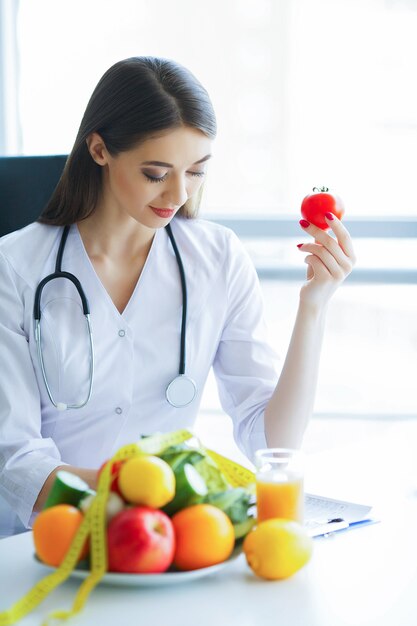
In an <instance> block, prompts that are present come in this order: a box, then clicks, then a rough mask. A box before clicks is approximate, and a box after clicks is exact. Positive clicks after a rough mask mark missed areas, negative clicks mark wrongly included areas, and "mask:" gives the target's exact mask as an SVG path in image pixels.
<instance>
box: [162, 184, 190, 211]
mask: <svg viewBox="0 0 417 626" xmlns="http://www.w3.org/2000/svg"><path fill="white" fill-rule="evenodd" d="M163 196H164V198H165V199H167V200H168V202H169V204H170V206H172V205H173V206H177V207H180V206H182V205H183V204H185V203H186V201H187V200H188V193H187V187H186V181H185V178H184V177H183V176H175V177H174V176H173V177H172V179H171V181H170V185H169V186H168V187H167V188H166V189H165V191H164V194H163Z"/></svg>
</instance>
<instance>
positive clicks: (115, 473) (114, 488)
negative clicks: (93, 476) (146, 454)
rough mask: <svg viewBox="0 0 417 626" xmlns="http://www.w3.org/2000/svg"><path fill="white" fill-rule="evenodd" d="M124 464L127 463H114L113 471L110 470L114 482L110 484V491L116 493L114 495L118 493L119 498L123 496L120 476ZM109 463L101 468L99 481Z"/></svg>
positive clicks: (98, 476) (98, 474)
mask: <svg viewBox="0 0 417 626" xmlns="http://www.w3.org/2000/svg"><path fill="white" fill-rule="evenodd" d="M124 462H125V461H113V463H112V466H111V470H110V476H111V477H112V480H111V483H110V491H114V493H117V494H118V495H119V496H122V494H121V491H120V487H119V474H120V468H121V467H122V465H123V463H124ZM107 463H108V461H104V463H103V464H102V465H101V466H100V468H99V470H98V473H97V481H98V480H99V479H100V475H101V473H102V471H103V469H104V468H105V466H106V464H107Z"/></svg>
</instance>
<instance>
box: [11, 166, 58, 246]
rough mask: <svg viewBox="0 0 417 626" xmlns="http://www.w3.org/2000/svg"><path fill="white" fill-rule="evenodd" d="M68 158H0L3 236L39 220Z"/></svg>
mask: <svg viewBox="0 0 417 626" xmlns="http://www.w3.org/2000/svg"><path fill="white" fill-rule="evenodd" d="M66 159H67V157H66V155H57V156H16V157H0V237H2V236H3V235H6V234H7V233H11V232H12V231H14V230H17V229H18V228H23V226H27V225H28V224H30V223H31V222H34V221H35V220H36V219H37V218H38V217H39V215H40V214H41V212H42V210H43V208H44V207H45V205H46V203H47V202H48V200H49V198H50V197H51V195H52V192H53V190H54V189H55V187H56V184H57V182H58V180H59V177H60V176H61V173H62V170H63V169H64V165H65V161H66Z"/></svg>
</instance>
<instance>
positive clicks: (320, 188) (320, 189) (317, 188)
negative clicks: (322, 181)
mask: <svg viewBox="0 0 417 626" xmlns="http://www.w3.org/2000/svg"><path fill="white" fill-rule="evenodd" d="M313 191H320V192H321V193H327V192H328V191H329V188H328V187H313Z"/></svg>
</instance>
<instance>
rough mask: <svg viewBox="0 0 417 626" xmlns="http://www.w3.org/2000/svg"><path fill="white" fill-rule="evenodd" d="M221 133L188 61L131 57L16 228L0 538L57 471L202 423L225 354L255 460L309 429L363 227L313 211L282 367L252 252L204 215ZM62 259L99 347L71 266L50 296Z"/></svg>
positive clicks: (238, 425) (2, 246)
mask: <svg viewBox="0 0 417 626" xmlns="http://www.w3.org/2000/svg"><path fill="white" fill-rule="evenodd" d="M215 134H216V122H215V116H214V112H213V109H212V105H211V103H210V100H209V97H208V95H207V92H206V91H205V89H204V88H203V87H202V86H201V85H200V83H199V82H198V81H197V80H196V79H195V78H194V76H193V75H192V74H191V73H190V72H188V71H187V70H186V69H185V68H183V67H181V66H179V65H177V64H176V63H174V62H172V61H169V60H165V59H158V58H152V57H138V58H132V59H127V60H124V61H121V62H119V63H116V65H114V66H113V67H111V68H110V69H109V70H108V71H107V72H106V73H105V75H104V76H103V77H102V79H101V80H100V82H99V83H98V85H97V87H96V89H95V91H94V93H93V95H92V97H91V99H90V102H89V103H88V106H87V109H86V112H85V114H84V117H83V120H82V122H81V126H80V130H79V132H78V135H77V138H76V141H75V145H74V147H73V150H72V152H71V154H70V155H69V157H68V160H67V164H66V167H65V170H64V172H63V175H62V177H61V180H60V182H59V184H58V186H57V189H56V190H55V192H54V194H53V196H52V198H51V200H50V202H49V204H48V205H47V207H46V208H45V210H44V212H43V213H42V215H41V216H40V219H39V221H38V222H36V223H34V224H31V225H29V226H28V227H26V228H24V229H22V230H20V231H17V232H15V233H12V234H11V235H8V236H6V237H4V238H2V240H1V241H0V343H1V346H2V355H3V362H5V363H7V364H8V367H7V372H8V373H7V374H6V375H4V376H2V378H1V381H0V411H1V413H0V497H1V498H2V512H1V514H0V520H1V528H0V534H1V535H7V534H12V533H15V532H19V531H20V530H23V529H24V528H27V527H30V525H31V521H32V519H33V516H34V515H35V514H36V511H39V510H40V509H41V508H42V506H43V503H44V501H45V498H46V496H47V494H48V491H49V489H50V487H51V484H52V483H53V480H54V476H55V473H56V471H57V470H58V469H59V468H62V467H65V468H66V469H67V470H69V471H71V472H73V473H75V474H78V475H79V476H81V477H82V478H84V479H85V480H86V481H87V482H88V483H89V484H90V485H91V486H92V487H94V486H95V482H96V470H97V468H98V467H99V466H100V465H101V463H102V462H103V461H104V460H105V459H107V458H108V457H109V456H111V455H112V454H113V453H114V452H115V451H116V450H117V449H118V448H119V447H120V446H121V445H122V444H124V443H128V442H131V441H135V440H137V439H138V438H139V436H140V434H142V433H143V434H147V433H151V432H155V431H170V430H175V429H178V428H181V427H190V426H192V424H193V422H194V420H195V418H196V415H197V412H198V407H199V402H200V398H201V393H202V390H203V387H204V383H205V380H206V377H207V375H208V372H209V370H210V367H211V366H213V368H214V373H215V376H216V378H217V383H218V387H219V394H220V399H221V403H222V406H223V408H224V410H225V411H226V412H227V413H228V414H229V415H230V416H231V417H232V419H233V422H234V436H235V439H236V441H237V443H238V445H239V446H240V448H241V449H242V450H243V451H244V453H245V454H246V455H247V456H248V457H249V458H252V456H253V453H254V451H255V450H256V449H257V448H260V447H265V446H266V445H268V446H287V447H295V446H299V445H300V444H301V440H302V435H303V432H304V429H305V426H306V424H307V420H308V418H309V415H310V413H311V411H312V405H313V398H314V392H315V387H316V380H317V370H318V361H319V352H320V345H321V342H322V333H323V325H324V318H325V313H326V307H327V303H328V301H329V299H330V296H331V295H332V293H333V292H334V291H335V289H336V288H337V286H338V285H339V284H340V283H341V282H342V281H343V279H344V278H345V277H346V275H347V274H348V273H349V272H350V271H351V268H352V265H353V262H354V255H353V250H352V244H351V240H350V237H349V235H348V233H347V231H346V230H345V228H344V226H343V225H342V224H341V223H340V222H339V221H338V220H337V218H335V217H334V218H333V217H332V216H331V215H329V218H328V223H329V225H330V226H331V227H332V229H333V231H334V233H335V235H336V237H337V241H336V240H335V239H333V238H332V237H330V236H329V235H328V234H326V233H325V232H324V231H321V230H319V229H317V228H316V227H314V226H313V225H309V224H308V223H307V222H303V223H302V228H303V230H304V231H305V232H306V233H308V234H309V235H311V236H312V237H313V238H314V243H313V242H312V243H307V244H304V245H302V246H301V250H303V251H305V252H308V253H309V254H308V256H307V257H306V259H305V260H306V262H307V263H308V266H309V268H308V275H307V282H306V284H305V285H304V286H303V287H302V289H301V296H300V305H299V309H298V313H297V318H296V322H295V327H294V331H293V335H292V339H291V343H290V346H289V350H288V354H287V357H286V360H285V363H284V366H283V369H282V372H281V374H280V376H279V379H278V375H277V373H276V370H275V364H274V353H273V351H272V349H271V348H270V347H269V346H268V344H267V341H266V333H265V326H264V321H263V310H262V298H261V293H260V287H259V283H258V280H257V276H256V273H255V270H254V268H253V265H252V263H251V261H250V260H249V257H248V255H247V254H246V252H245V251H244V249H243V247H242V245H241V244H240V242H239V240H238V239H237V237H236V236H235V235H234V234H233V233H232V232H231V231H230V230H228V229H226V228H223V227H221V226H219V225H216V224H214V223H210V222H206V221H203V220H199V219H189V218H196V215H197V211H198V205H199V199H200V194H201V190H202V184H203V180H204V176H205V174H206V170H207V166H208V161H209V159H210V156H211V150H212V144H213V140H214V137H215ZM65 226H67V228H63V227H65ZM176 249H177V251H178V253H179V256H178V255H177V251H176ZM55 269H58V270H60V269H62V271H63V272H68V273H71V275H74V276H75V277H76V279H79V280H80V282H81V284H82V286H83V288H84V291H85V293H86V297H87V299H88V302H89V305H90V309H91V327H92V333H93V350H90V342H89V337H88V333H87V330H86V329H87V326H86V318H85V317H84V316H83V311H82V304H81V300H80V296H79V294H78V292H77V290H76V285H75V284H74V283H76V280H75V281H74V280H73V278H72V277H70V280H67V279H66V278H68V275H66V278H64V277H62V275H60V277H58V278H55V279H53V280H49V281H47V282H46V284H44V286H43V289H42V292H41V293H39V288H38V285H39V283H40V282H41V281H42V279H43V278H44V277H46V276H48V275H50V274H51V273H53V272H54V270H55ZM182 269H183V270H184V275H185V278H183V277H182ZM37 288H38V289H37ZM186 291H187V296H188V298H186V297H185V296H186ZM36 299H37V300H38V303H37V306H36V307H35V310H39V313H40V314H41V321H40V323H39V328H40V329H41V333H42V334H41V337H39V336H38V344H39V345H40V347H41V350H39V349H38V347H37V343H36V336H35V330H34V323H33V311H34V302H35V300H36ZM187 304H188V307H187V311H186V312H187V318H186V320H185V319H183V315H184V313H185V306H186V305H187ZM185 322H186V323H185ZM184 323H185V324H184ZM184 325H185V330H186V336H184V332H182V331H184ZM181 329H182V330H181ZM37 332H38V329H37V330H36V333H37ZM183 344H184V347H185V355H183V353H182V351H181V350H180V347H181V345H183ZM92 354H94V369H95V371H94V376H92V374H93V372H92V370H93V360H92ZM184 359H185V369H184V367H183V368H181V367H180V365H179V363H180V361H181V362H182V361H184ZM178 374H181V376H180V377H179V380H177V377H178ZM190 379H191V380H190ZM92 380H93V381H94V382H93V385H92V387H91V381H92ZM16 381H18V384H17V383H16ZM171 381H174V382H172V384H170V383H171ZM87 400H88V402H87Z"/></svg>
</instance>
